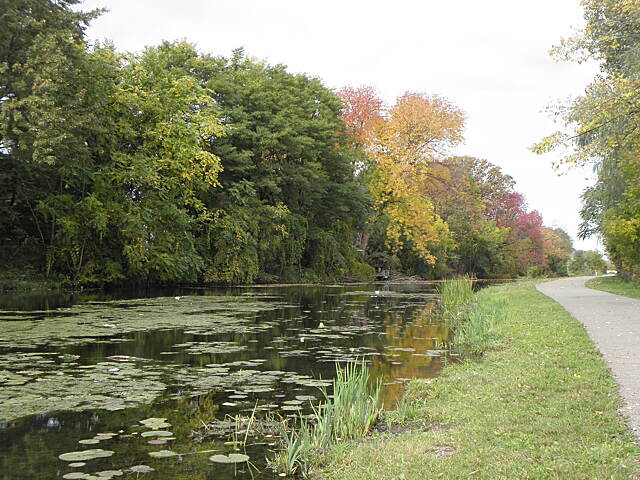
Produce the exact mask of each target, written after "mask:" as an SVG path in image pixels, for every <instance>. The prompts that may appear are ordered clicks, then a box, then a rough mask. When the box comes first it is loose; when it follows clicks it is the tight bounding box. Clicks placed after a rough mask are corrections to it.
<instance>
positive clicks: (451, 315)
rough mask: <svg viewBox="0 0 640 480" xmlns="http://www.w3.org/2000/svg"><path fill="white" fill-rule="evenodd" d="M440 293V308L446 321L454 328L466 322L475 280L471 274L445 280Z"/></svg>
mask: <svg viewBox="0 0 640 480" xmlns="http://www.w3.org/2000/svg"><path fill="white" fill-rule="evenodd" d="M439 293H440V309H441V312H442V315H443V316H444V319H445V321H446V322H447V323H448V324H449V325H450V326H451V327H452V328H455V327H457V326H458V324H461V323H464V322H465V321H466V318H465V317H466V315H467V314H468V311H469V307H470V305H471V302H472V300H473V280H472V279H471V278H470V277H469V276H463V277H458V278H453V279H450V280H445V281H444V282H442V284H441V286H440V291H439Z"/></svg>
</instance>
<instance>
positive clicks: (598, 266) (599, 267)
mask: <svg viewBox="0 0 640 480" xmlns="http://www.w3.org/2000/svg"><path fill="white" fill-rule="evenodd" d="M568 268H569V272H571V274H572V275H599V274H602V273H605V272H606V271H607V262H606V260H605V259H604V258H603V257H602V255H601V254H600V253H599V252H596V251H594V250H587V251H585V250H576V251H575V252H573V255H572V256H571V260H570V261H569V265H568Z"/></svg>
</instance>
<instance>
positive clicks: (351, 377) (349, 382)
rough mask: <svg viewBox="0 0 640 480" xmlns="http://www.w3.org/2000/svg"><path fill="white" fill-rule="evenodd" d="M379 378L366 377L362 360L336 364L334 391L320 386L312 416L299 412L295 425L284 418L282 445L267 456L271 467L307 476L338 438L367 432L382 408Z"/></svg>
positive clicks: (282, 471) (280, 430) (281, 431)
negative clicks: (318, 400)
mask: <svg viewBox="0 0 640 480" xmlns="http://www.w3.org/2000/svg"><path fill="white" fill-rule="evenodd" d="M381 389H382V382H381V381H377V382H375V383H374V384H372V383H371V382H370V379H369V368H368V367H367V365H366V363H365V362H364V361H363V362H361V363H359V362H350V363H348V364H347V365H346V366H345V367H341V366H340V365H339V364H336V378H335V379H334V381H333V395H329V393H328V391H327V389H326V388H322V389H321V390H322V393H323V396H324V401H323V402H322V403H321V404H320V405H318V406H313V405H312V408H313V412H314V414H313V418H312V419H311V420H308V419H306V418H304V417H302V416H300V418H299V419H298V422H297V425H296V427H297V428H295V427H294V428H290V426H289V425H288V422H287V421H282V422H281V423H280V426H279V427H278V429H279V434H280V437H281V441H282V448H281V449H280V450H278V451H277V452H276V455H275V458H274V459H273V460H270V462H269V463H270V464H271V466H272V468H274V469H275V470H276V471H278V472H279V473H281V474H282V473H284V474H285V475H287V476H292V475H296V474H301V475H303V476H306V474H307V473H308V472H309V468H310V467H311V466H312V465H313V464H315V463H317V462H319V460H320V459H321V458H322V456H323V455H324V454H325V453H326V452H327V451H328V449H330V448H331V447H332V446H333V445H335V444H336V443H337V442H339V441H342V440H351V439H356V438H360V437H362V436H364V435H366V434H367V433H368V432H369V431H370V430H371V428H372V427H373V425H374V423H375V422H376V420H377V419H378V417H379V416H380V413H381V412H382V409H381V406H380V393H381Z"/></svg>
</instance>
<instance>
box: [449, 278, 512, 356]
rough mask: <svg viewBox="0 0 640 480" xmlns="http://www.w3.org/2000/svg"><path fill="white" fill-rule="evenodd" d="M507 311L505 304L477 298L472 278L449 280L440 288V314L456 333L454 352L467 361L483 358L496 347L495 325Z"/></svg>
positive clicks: (494, 300)
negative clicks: (472, 358) (471, 358)
mask: <svg viewBox="0 0 640 480" xmlns="http://www.w3.org/2000/svg"><path fill="white" fill-rule="evenodd" d="M505 312H506V303H505V302H504V301H502V300H496V299H493V298H485V294H484V293H482V292H481V293H480V294H478V295H475V294H474V293H473V281H472V280H471V279H470V278H469V277H460V278H455V279H451V280H446V281H445V282H444V283H443V284H442V286H441V287H440V308H439V313H440V315H441V316H442V319H443V320H444V321H445V322H446V323H447V324H448V325H449V327H451V328H452V330H453V338H452V347H453V350H455V351H456V352H457V353H460V354H462V355H464V356H465V357H466V358H470V357H480V356H482V355H483V354H484V352H486V351H487V350H489V349H490V348H492V347H493V346H494V345H495V344H496V342H497V341H498V339H499V335H498V334H497V332H496V329H495V325H496V323H498V322H500V321H501V320H502V319H503V318H504V315H505Z"/></svg>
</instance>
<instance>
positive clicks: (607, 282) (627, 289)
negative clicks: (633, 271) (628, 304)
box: [585, 277, 640, 299]
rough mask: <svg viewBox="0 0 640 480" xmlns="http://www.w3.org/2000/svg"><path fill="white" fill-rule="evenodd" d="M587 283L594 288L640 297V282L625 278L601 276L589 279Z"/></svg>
mask: <svg viewBox="0 0 640 480" xmlns="http://www.w3.org/2000/svg"><path fill="white" fill-rule="evenodd" d="M585 285H586V286H587V287H589V288H593V289H594V290H602V291H604V292H609V293H615V294H616V295H623V296H625V297H631V298H637V299H640V282H632V281H629V280H623V279H622V278H620V277H600V278H592V279H591V280H588V281H587V283H585Z"/></svg>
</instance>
